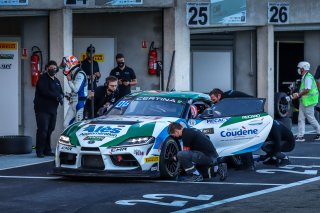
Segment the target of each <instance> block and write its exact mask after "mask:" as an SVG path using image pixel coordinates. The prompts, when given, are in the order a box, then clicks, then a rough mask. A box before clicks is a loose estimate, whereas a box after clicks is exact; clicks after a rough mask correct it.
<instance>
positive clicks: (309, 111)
mask: <svg viewBox="0 0 320 213" xmlns="http://www.w3.org/2000/svg"><path fill="white" fill-rule="evenodd" d="M314 106H315V105H311V106H308V107H305V106H303V104H302V102H300V103H299V116H298V137H303V136H304V133H305V125H306V118H307V120H308V122H309V123H310V124H311V125H312V127H313V128H314V129H315V130H316V132H317V134H320V125H319V123H318V121H317V119H316V118H315V116H314Z"/></svg>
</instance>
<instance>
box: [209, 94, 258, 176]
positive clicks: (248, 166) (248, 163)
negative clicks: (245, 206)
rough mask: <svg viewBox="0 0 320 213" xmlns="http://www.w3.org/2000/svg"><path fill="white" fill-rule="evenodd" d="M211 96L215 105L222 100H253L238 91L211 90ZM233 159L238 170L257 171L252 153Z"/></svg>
mask: <svg viewBox="0 0 320 213" xmlns="http://www.w3.org/2000/svg"><path fill="white" fill-rule="evenodd" d="M209 96H210V98H211V100H212V102H213V103H214V104H216V103H218V102H219V101H220V100H222V99H224V98H242V97H249V98H250V97H251V98H252V97H253V96H251V95H248V94H246V93H243V92H240V91H236V90H228V91H226V92H222V90H220V89H219V88H214V89H213V90H211V92H210V93H209ZM237 157H239V158H240V162H239V161H238V160H237V159H238V158H237ZM231 158H232V159H231V160H232V162H233V163H234V164H235V166H236V168H238V169H245V170H250V171H254V170H255V166H254V160H253V156H252V153H251V152H249V153H244V154H241V155H236V156H233V157H231Z"/></svg>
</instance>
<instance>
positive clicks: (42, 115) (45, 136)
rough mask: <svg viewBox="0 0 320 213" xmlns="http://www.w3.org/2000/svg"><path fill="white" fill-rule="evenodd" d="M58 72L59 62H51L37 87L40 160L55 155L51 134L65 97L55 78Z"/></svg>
mask: <svg viewBox="0 0 320 213" xmlns="http://www.w3.org/2000/svg"><path fill="white" fill-rule="evenodd" d="M57 72H58V66H57V62H55V61H49V62H48V64H47V65H46V72H45V73H44V74H42V75H40V78H39V80H38V82H37V86H36V92H35V97H34V101H33V102H34V111H35V115H36V122H37V135H36V153H37V157H39V158H43V157H44V156H45V155H47V156H52V155H54V154H53V153H52V151H51V146H50V144H51V134H52V132H53V131H54V129H55V126H56V119H57V109H58V105H59V102H60V104H61V105H62V104H63V97H64V96H63V91H62V87H61V84H60V81H59V80H58V79H57V78H56V77H55V75H56V73H57Z"/></svg>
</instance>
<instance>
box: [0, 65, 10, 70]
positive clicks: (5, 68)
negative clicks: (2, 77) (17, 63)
mask: <svg viewBox="0 0 320 213" xmlns="http://www.w3.org/2000/svg"><path fill="white" fill-rule="evenodd" d="M11 66H12V64H1V65H0V69H2V70H9V69H11Z"/></svg>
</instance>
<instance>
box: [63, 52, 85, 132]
mask: <svg viewBox="0 0 320 213" xmlns="http://www.w3.org/2000/svg"><path fill="white" fill-rule="evenodd" d="M60 66H61V67H62V69H63V70H64V71H63V74H64V75H65V76H67V79H68V85H69V87H70V89H71V92H70V93H68V94H66V98H67V99H68V101H69V108H68V111H67V114H66V117H65V119H64V127H65V128H66V127H67V126H69V125H70V124H72V123H73V122H77V121H81V120H83V110H84V105H85V102H86V99H87V93H88V86H87V85H88V83H87V76H86V73H85V72H84V71H83V70H82V69H81V68H80V62H79V60H78V59H77V58H76V57H75V56H73V55H71V56H69V57H64V58H63V60H62V63H61V65H60Z"/></svg>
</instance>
